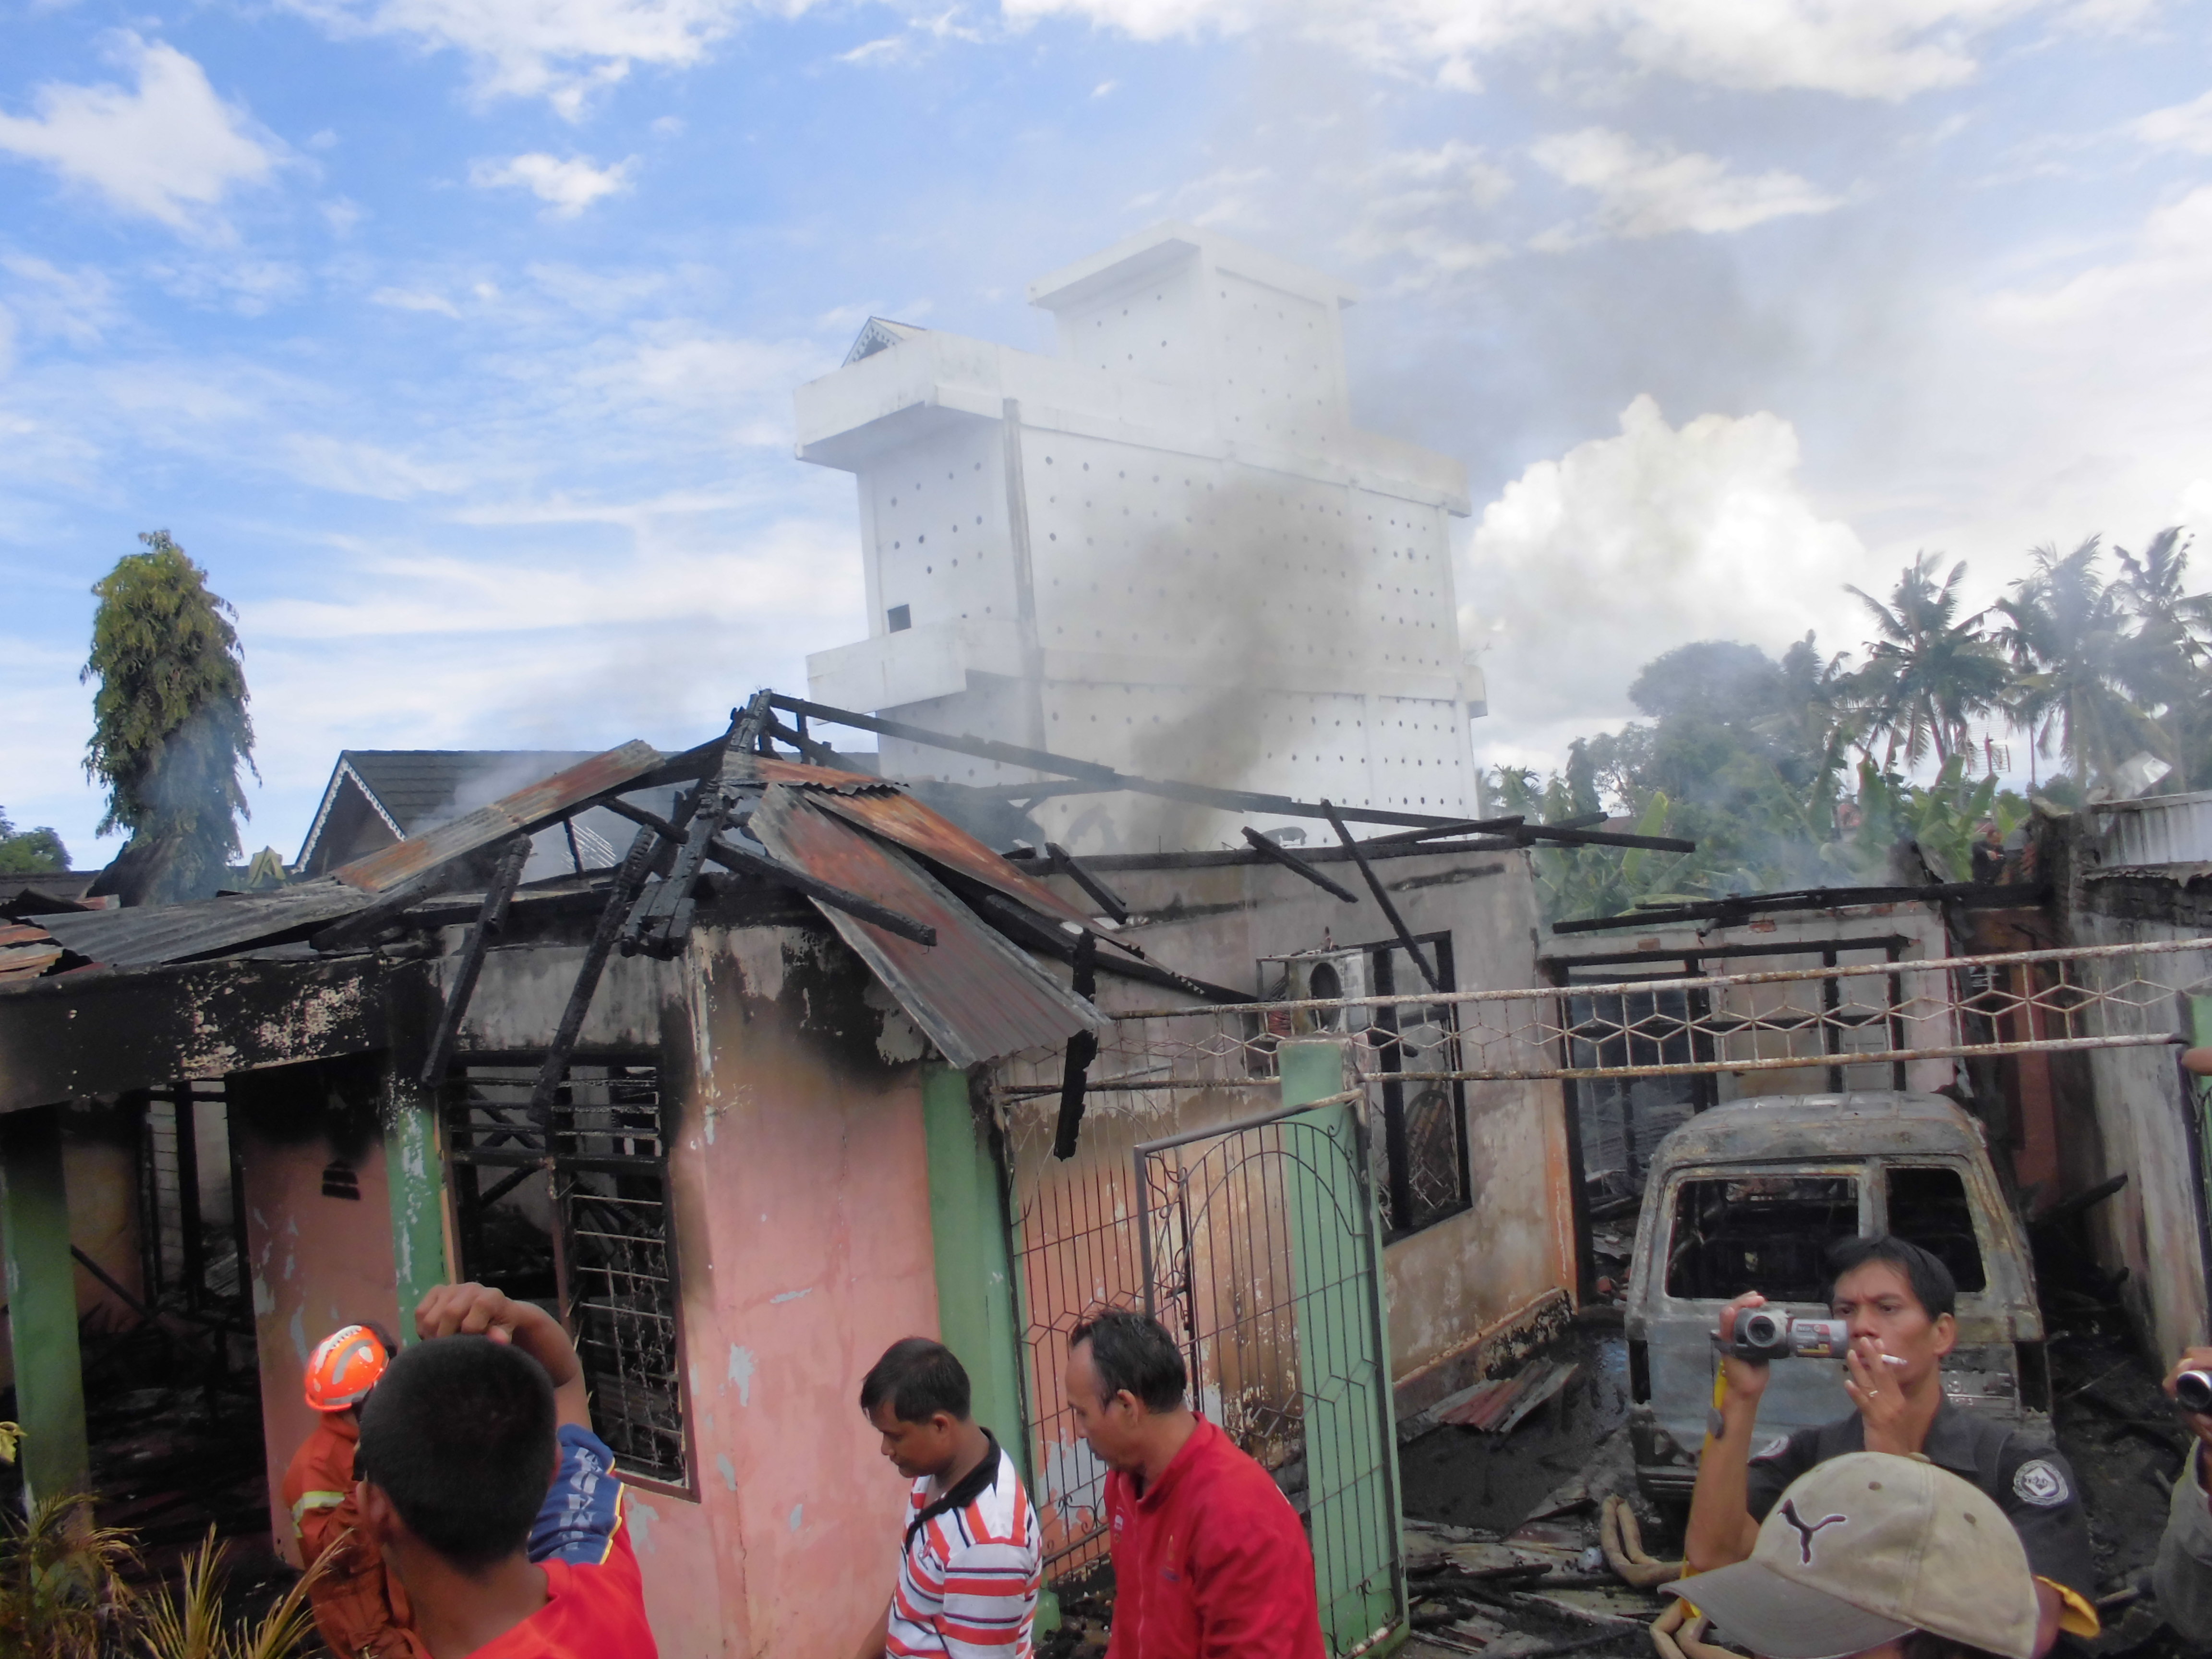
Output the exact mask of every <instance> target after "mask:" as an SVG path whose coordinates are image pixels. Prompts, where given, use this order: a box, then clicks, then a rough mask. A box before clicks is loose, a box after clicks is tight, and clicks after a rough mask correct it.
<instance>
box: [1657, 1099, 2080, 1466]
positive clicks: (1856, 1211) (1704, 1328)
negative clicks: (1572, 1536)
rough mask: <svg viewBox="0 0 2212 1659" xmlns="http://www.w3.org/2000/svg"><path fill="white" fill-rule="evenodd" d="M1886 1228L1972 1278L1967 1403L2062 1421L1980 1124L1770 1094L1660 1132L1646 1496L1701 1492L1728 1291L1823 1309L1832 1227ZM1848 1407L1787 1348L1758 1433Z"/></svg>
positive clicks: (1828, 1374)
mask: <svg viewBox="0 0 2212 1659" xmlns="http://www.w3.org/2000/svg"><path fill="white" fill-rule="evenodd" d="M1876 1232H1890V1233H1894V1234H1896V1235H1897V1236H1898V1237H1901V1238H1907V1239H1910V1240H1911V1241H1912V1242H1913V1243H1916V1244H1918V1245H1921V1246H1922V1247H1923V1248H1924V1249H1928V1250H1929V1251H1932V1252H1933V1253H1934V1254H1935V1255H1937V1256H1938V1257H1940V1258H1942V1261H1943V1262H1944V1264H1945V1265H1946V1266H1948V1267H1949V1268H1950V1269H1951V1274H1952V1277H1953V1278H1954V1279H1956V1280H1957V1281H1958V1285H1959V1305H1958V1321H1959V1344H1958V1346H1957V1348H1956V1349H1954V1351H1953V1352H1952V1354H1951V1357H1950V1358H1948V1359H1947V1360H1946V1361H1945V1362H1944V1365H1943V1391H1944V1393H1945V1394H1947V1395H1948V1396H1949V1397H1950V1399H1951V1401H1952V1402H1953V1403H1954V1404H1955V1405H1959V1406H1963V1407H1969V1408H1971V1409H1972V1410H1975V1411H1983V1412H1990V1413H1994V1414H1995V1415H1996V1416H1997V1417H1998V1418H1999V1419H2001V1420H2002V1421H2003V1422H2004V1423H2005V1424H2006V1425H2007V1426H2008V1427H2025V1428H2027V1429H2028V1430H2029V1431H2030V1432H2032V1433H2038V1432H2039V1433H2041V1434H2043V1435H2045V1436H2047V1435H2048V1433H2049V1431H2050V1410H2051V1381H2050V1373H2049V1371H2048V1370H2047V1369H2046V1368H2045V1359H2044V1351H2043V1319H2042V1315H2041V1314H2040V1313H2039V1310H2038V1309H2037V1306H2036V1300H2035V1276H2034V1272H2033V1268H2032V1267H2030V1266H2029V1262H2028V1254H2027V1238H2026V1237H2025V1235H2024V1234H2023V1233H2022V1231H2021V1226H2020V1224H2019V1222H2018V1220H2017V1219H2016V1218H2015V1217H2014V1215H2013V1213H2012V1212H2011V1210H2010V1209H2008V1207H2007V1206H2006V1205H2005V1203H2004V1201H2003V1199H2002V1195H2001V1193H2000V1191H1999V1188H1998V1187H1997V1181H1996V1171H1995V1170H1993V1169H1991V1167H1990V1158H1989V1153H1988V1152H1987V1150H1986V1149H1985V1148H1984V1146H1983V1143H1982V1133H1981V1129H1980V1126H1978V1124H1976V1123H1975V1121H1973V1120H1972V1118H1970V1117H1968V1116H1967V1115H1966V1114H1965V1113H1964V1112H1962V1111H1960V1109H1958V1108H1957V1107H1956V1106H1954V1105H1953V1104H1952V1103H1950V1102H1949V1101H1948V1100H1945V1099H1943V1098H1942V1097H1940V1096H1936V1095H1916V1094H1842V1095H1802V1096H1794V1097H1769V1098H1765V1099H1761V1100H1758V1101H1747V1102H1743V1103H1737V1104H1733V1105H1728V1106H1720V1107H1716V1108H1714V1109H1712V1110H1711V1111H1707V1112H1704V1113H1701V1114H1699V1115H1698V1116H1696V1117H1693V1118H1692V1119H1691V1120H1690V1121H1688V1122H1686V1123H1685V1124H1683V1125H1682V1126H1681V1127H1679V1128H1677V1129H1675V1130H1674V1132H1673V1133H1671V1134H1669V1135H1668V1137H1667V1138H1666V1139H1664V1140H1663V1141H1662V1142H1661V1143H1660V1145H1659V1149H1658V1151H1657V1152H1656V1154H1655V1155H1654V1156H1653V1158H1652V1162H1651V1172H1650V1178H1649V1180H1648V1181H1647V1182H1646V1183H1645V1186H1644V1211H1643V1215H1642V1217H1641V1218H1640V1219H1639V1221H1638V1224H1637V1229H1636V1256H1635V1261H1634V1263H1633V1264H1632V1267H1631V1268H1630V1271H1629V1282H1628V1312H1627V1336H1628V1370H1629V1384H1630V1395H1631V1398H1632V1405H1631V1408H1630V1417H1629V1433H1630V1437H1631V1441H1632V1445H1633V1447H1634V1449H1635V1455H1636V1473H1637V1478H1638V1482H1639V1483H1640V1484H1641V1485H1642V1486H1643V1488H1644V1492H1646V1493H1647V1494H1648V1495H1649V1496H1650V1497H1652V1498H1659V1499H1673V1500H1675V1501H1680V1500H1682V1499H1686V1498H1688V1496H1689V1494H1690V1489H1691V1486H1692V1484H1693V1483H1694V1482H1695V1480H1696V1478H1697V1469H1698V1450H1699V1447H1700V1446H1701V1445H1702V1444H1703V1443H1704V1441H1705V1424H1706V1419H1707V1415H1708V1413H1709V1410H1710V1407H1711V1401H1712V1388H1713V1375H1714V1369H1715V1366H1716V1365H1717V1363H1718V1362H1717V1355H1716V1353H1715V1351H1714V1348H1713V1345H1712V1341H1711V1335H1712V1333H1713V1332H1714V1331H1715V1330H1716V1329H1717V1328H1718V1326H1719V1322H1720V1310H1721V1308H1722V1306H1723V1304H1725V1303H1727V1302H1728V1301H1729V1300H1730V1299H1731V1298H1732V1297H1737V1296H1740V1295H1741V1294H1742V1293H1743V1292H1744V1291H1759V1293H1760V1294H1761V1295H1763V1296H1765V1297H1766V1299H1767V1301H1768V1302H1769V1303H1771V1304H1779V1305H1780V1306H1782V1307H1784V1308H1786V1309H1787V1310H1789V1311H1790V1312H1791V1313H1794V1314H1800V1315H1815V1314H1818V1315H1825V1314H1826V1311H1827V1308H1826V1303H1825V1301H1824V1300H1823V1297H1824V1296H1825V1294H1826V1289H1827V1285H1826V1274H1825V1271H1824V1268H1825V1256H1826V1251H1827V1248H1828V1246H1829V1244H1830V1243H1832V1242H1833V1241H1834V1240H1836V1239H1838V1238H1841V1237H1847V1236H1850V1235H1851V1234H1863V1233H1876ZM1851 1409H1852V1407H1851V1402H1850V1396H1849V1395H1846V1394H1845V1393H1844V1385H1843V1367H1842V1365H1841V1364H1839V1363H1838V1362H1836V1361H1832V1360H1813V1359H1784V1360H1779V1361H1778V1362H1776V1364H1775V1367H1774V1375H1773V1380H1772V1381H1771V1382H1770V1383H1768V1385H1767V1389H1766V1392H1765V1395H1764V1396H1763V1397H1762V1398H1761V1401H1760V1404H1759V1437H1760V1439H1761V1441H1762V1442H1764V1441H1765V1439H1767V1438H1769V1437H1772V1436H1775V1435H1781V1434H1787V1433H1790V1431H1793V1430H1796V1429H1800V1428H1803V1427H1806V1426H1807V1425H1811V1424H1816V1423H1827V1422H1832V1421H1834V1420H1835V1419H1838V1418H1839V1417H1843V1416H1844V1415H1846V1414H1847V1413H1850V1410H1851Z"/></svg>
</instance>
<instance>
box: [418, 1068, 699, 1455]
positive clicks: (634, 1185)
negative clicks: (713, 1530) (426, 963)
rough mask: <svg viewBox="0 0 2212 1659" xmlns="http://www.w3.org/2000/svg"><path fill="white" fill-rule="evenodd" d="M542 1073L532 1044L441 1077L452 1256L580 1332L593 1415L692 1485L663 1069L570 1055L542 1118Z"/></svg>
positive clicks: (626, 1448)
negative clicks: (454, 1239) (538, 1116)
mask: <svg viewBox="0 0 2212 1659" xmlns="http://www.w3.org/2000/svg"><path fill="white" fill-rule="evenodd" d="M537 1075H538V1065H537V1062H536V1061H534V1060H531V1059H529V1058H528V1057H526V1056H525V1057H520V1058H518V1059H516V1060H511V1061H507V1062H501V1063H489V1064H487V1063H472V1064H467V1065H463V1066H456V1067H455V1068H454V1071H453V1077H452V1078H451V1079H450V1080H449V1081H448V1082H447V1085H446V1099H445V1119H446V1133H447V1153H448V1157H449V1158H450V1160H451V1163H452V1166H453V1195H454V1207H455V1212H456V1220H457V1225H456V1231H457V1232H458V1234H459V1244H460V1255H461V1271H462V1272H463V1273H465V1275H466V1276H467V1277H469V1278H471V1279H477V1280H479V1281H481V1282H482V1283H483V1284H486V1285H495V1286H497V1287H498V1288H499V1289H501V1290H502V1291H506V1292H507V1295H509V1296H511V1297H515V1298H516V1299H517V1300H519V1301H526V1302H535V1303H536V1304H538V1306H540V1307H542V1308H544V1310H546V1311H547V1312H549V1313H550V1314H551V1315H552V1316H554V1317H555V1318H556V1319H558V1320H559V1321H560V1322H562V1325H563V1326H564V1327H565V1328H567V1329H568V1332H569V1334H571V1335H572V1336H573V1337H574V1339H575V1342H576V1352H577V1354H578V1356H579V1357H580V1358H581V1360H582V1361H583V1367H584V1378H585V1382H586V1384H587V1385H588V1386H589V1388H590V1389H591V1395H592V1429H593V1430H594V1431H596V1432H597V1433H598V1435H599V1437H600V1438H601V1439H602V1440H604V1441H605V1442H606V1443H607V1444H608V1445H609V1446H610V1447H611V1448H612V1449H613V1451H614V1454H615V1458H616V1461H617V1463H618V1464H619V1465H620V1466H621V1468H622V1469H623V1473H625V1474H635V1475H641V1476H644V1477H646V1478H647V1479H649V1480H660V1481H665V1482H667V1483H668V1484H669V1485H671V1486H683V1487H689V1486H690V1480H691V1468H690V1464H691V1459H690V1435H689V1433H688V1431H687V1428H686V1425H685V1421H684V1380H683V1379H684V1366H683V1353H682V1342H681V1337H680V1331H679V1327H678V1318H677V1309H678V1297H677V1285H676V1267H675V1257H674V1254H673V1251H672V1249H671V1238H670V1223H669V1193H668V1149H667V1142H666V1140H665V1137H664V1135H663V1133H662V1122H661V1114H660V1077H659V1069H658V1067H657V1066H655V1065H654V1064H653V1061H651V1060H595V1061H592V1062H588V1063H586V1062H581V1061H580V1062H578V1063H576V1064H574V1065H572V1066H569V1067H568V1073H567V1076H566V1079H565V1080H564V1081H563V1083H562V1086H561V1088H560V1089H559V1090H558V1091H556V1095H555V1097H554V1102H553V1106H552V1109H551V1112H550V1121H538V1120H534V1119H533V1118H532V1114H531V1110H530V1093H531V1086H532V1084H533V1083H534V1082H535V1081H536V1079H537Z"/></svg>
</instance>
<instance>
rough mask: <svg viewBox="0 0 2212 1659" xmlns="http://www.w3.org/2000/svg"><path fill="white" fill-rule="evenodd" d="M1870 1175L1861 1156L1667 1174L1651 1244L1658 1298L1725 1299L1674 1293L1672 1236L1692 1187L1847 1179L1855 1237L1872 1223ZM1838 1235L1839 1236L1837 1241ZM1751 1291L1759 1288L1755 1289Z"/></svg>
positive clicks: (1814, 1303)
mask: <svg viewBox="0 0 2212 1659" xmlns="http://www.w3.org/2000/svg"><path fill="white" fill-rule="evenodd" d="M1875 1174H1876V1171H1875V1170H1873V1169H1870V1168H1869V1165H1868V1164H1867V1162H1866V1160H1865V1159H1863V1158H1839V1159H1832V1160H1831V1159H1819V1160H1814V1161H1812V1162H1808V1163H1792V1164H1757V1163H1750V1164H1699V1165H1692V1166H1689V1167H1686V1168H1684V1169H1680V1170H1672V1171H1670V1172H1669V1173H1668V1177H1667V1184H1666V1186H1665V1188H1663V1189H1662V1197H1661V1203H1662V1206H1663V1208H1662V1211H1661V1213H1660V1215H1659V1217H1658V1218H1657V1220H1658V1225H1659V1226H1660V1227H1661V1229H1662V1235H1661V1237H1659V1238H1658V1239H1657V1240H1656V1243H1657V1245H1658V1249H1657V1251H1656V1260H1655V1264H1654V1267H1655V1273H1656V1277H1657V1279H1658V1293H1659V1295H1660V1296H1661V1297H1663V1298H1664V1299H1665V1300H1666V1301H1667V1302H1668V1303H1670V1304H1675V1305H1677V1306H1692V1305H1699V1304H1707V1303H1713V1302H1724V1301H1727V1300H1728V1299H1729V1298H1728V1297H1715V1296H1699V1295H1696V1294H1693V1293H1689V1292H1685V1291H1676V1290H1675V1289H1674V1253H1675V1250H1676V1248H1677V1243H1678V1241H1677V1239H1676V1237H1675V1235H1676V1232H1677V1231H1678V1230H1679V1228H1680V1224H1681V1207H1682V1198H1683V1194H1684V1193H1685V1191H1686V1189H1687V1188H1690V1187H1691V1186H1692V1185H1693V1184H1696V1183H1699V1182H1735V1181H1766V1180H1784V1181H1805V1180H1816V1181H1828V1180H1838V1181H1848V1182H1850V1183H1851V1185H1852V1188H1853V1197H1854V1199H1855V1200H1856V1204H1855V1209H1856V1212H1857V1214H1856V1217H1855V1218H1854V1219H1853V1221H1852V1224H1851V1226H1852V1232H1853V1234H1854V1235H1858V1234H1863V1233H1865V1232H1866V1231H1868V1229H1869V1227H1870V1226H1872V1225H1873V1219H1874V1199H1873V1193H1872V1189H1873V1187H1874V1185H1875ZM1841 1236H1842V1235H1838V1237H1841ZM1752 1288H1753V1289H1757V1288H1758V1287H1757V1286H1756V1285H1754V1286H1753V1287H1752ZM1781 1301H1782V1305H1785V1306H1792V1307H1825V1306H1826V1304H1825V1303H1824V1302H1823V1301H1821V1299H1820V1297H1784V1298H1782V1299H1781Z"/></svg>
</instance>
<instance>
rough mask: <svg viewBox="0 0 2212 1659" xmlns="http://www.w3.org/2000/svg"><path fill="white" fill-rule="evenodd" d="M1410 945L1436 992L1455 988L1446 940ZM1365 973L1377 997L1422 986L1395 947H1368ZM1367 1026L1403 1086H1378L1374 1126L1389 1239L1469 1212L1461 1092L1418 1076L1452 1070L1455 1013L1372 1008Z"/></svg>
mask: <svg viewBox="0 0 2212 1659" xmlns="http://www.w3.org/2000/svg"><path fill="white" fill-rule="evenodd" d="M1417 942H1418V943H1419V945H1420V946H1421V949H1422V951H1423V952H1424V953H1425V955H1426V957H1428V960H1429V964H1430V966H1431V968H1432V969H1434V970H1435V973H1436V975H1437V989H1438V990H1440V991H1451V990H1454V989H1455V988H1457V980H1456V977H1455V974H1454V972H1453V964H1452V949H1451V936H1450V935H1449V933H1431V934H1428V935H1425V937H1423V938H1421V939H1419V940H1418V941H1417ZM1368 971H1369V973H1370V975H1371V976H1372V979H1373V982H1374V986H1375V990H1376V994H1377V995H1378V996H1386V997H1387V996H1393V995H1397V994H1403V993H1406V992H1415V993H1418V992H1419V990H1420V988H1421V987H1422V984H1423V983H1424V981H1423V980H1422V978H1421V972H1420V969H1418V968H1416V967H1415V966H1414V965H1413V961H1412V959H1411V958H1410V957H1407V954H1406V951H1405V947H1404V946H1403V945H1377V946H1376V947H1374V954H1373V957H1372V959H1371V962H1370V967H1369V970H1368ZM1374 1020H1375V1025H1376V1030H1375V1032H1374V1033H1373V1034H1372V1036H1373V1037H1374V1038H1376V1039H1377V1040H1379V1042H1380V1043H1381V1046H1382V1052H1381V1055H1380V1058H1381V1061H1382V1066H1383V1070H1384V1071H1385V1072H1386V1073H1399V1074H1401V1076H1402V1078H1403V1079H1404V1080H1403V1081H1398V1080H1393V1081H1390V1082H1386V1083H1385V1084H1383V1115H1382V1118H1381V1121H1379V1122H1378V1123H1377V1124H1376V1128H1377V1130H1379V1132H1380V1139H1381V1141H1382V1146H1381V1148H1380V1150H1381V1152H1382V1157H1381V1158H1379V1159H1377V1160H1376V1165H1377V1167H1378V1168H1380V1169H1381V1170H1383V1193H1382V1200H1383V1229H1384V1231H1385V1233H1386V1234H1387V1235H1388V1237H1389V1238H1390V1239H1392V1240H1395V1239H1399V1238H1403V1237H1406V1236H1407V1234H1409V1233H1417V1232H1419V1231H1421V1230H1422V1229H1423V1228H1424V1227H1432V1226H1434V1225H1436V1224H1437V1222H1439V1221H1442V1220H1444V1219H1445V1218H1448V1217H1450V1216H1455V1215H1457V1214H1459V1213H1460V1212H1462V1211H1463V1210H1467V1209H1469V1208H1471V1207H1473V1205H1474V1188H1473V1182H1472V1181H1471V1179H1470V1171H1469V1170H1468V1159H1467V1100H1466V1090H1465V1085H1462V1083H1460V1082H1459V1081H1458V1080H1457V1079H1454V1078H1451V1077H1449V1076H1448V1075H1437V1077H1436V1078H1435V1079H1434V1080H1433V1081H1425V1080H1423V1074H1424V1073H1438V1074H1443V1073H1450V1072H1452V1071H1454V1070H1455V1069H1457V1068H1456V1065H1455V1060H1454V1054H1455V1048H1454V1045H1453V1042H1452V1038H1453V1034H1454V1032H1455V1030H1457V1026H1458V1011H1457V1009H1456V1008H1455V1006H1454V1005H1452V1004H1450V1003H1448V1002H1439V1003H1431V1004H1423V1003H1407V1004H1404V1005H1402V1006H1396V1007H1393V1006H1389V1005H1388V1004H1383V1005H1379V1006H1376V1010H1375V1013H1374Z"/></svg>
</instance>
